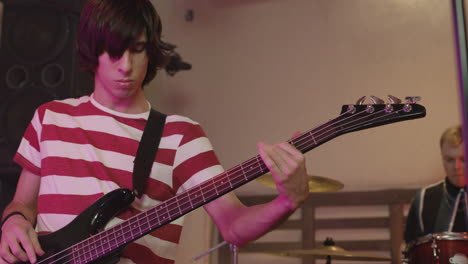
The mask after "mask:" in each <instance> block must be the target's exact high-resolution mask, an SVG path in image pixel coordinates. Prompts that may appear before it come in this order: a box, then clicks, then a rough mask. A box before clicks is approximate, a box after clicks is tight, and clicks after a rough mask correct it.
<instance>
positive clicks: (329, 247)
mask: <svg viewBox="0 0 468 264" xmlns="http://www.w3.org/2000/svg"><path fill="white" fill-rule="evenodd" d="M308 180H309V181H308V183H309V191H310V192H311V193H319V192H333V191H338V190H341V189H343V187H344V185H343V183H341V182H339V181H336V180H333V179H329V178H325V177H320V176H313V175H309V176H308ZM257 182H259V183H261V184H263V185H265V186H268V187H271V188H276V184H275V182H274V179H273V177H272V175H271V174H266V175H264V176H261V177H259V178H257ZM225 245H228V243H227V242H226V241H223V242H221V243H219V244H218V245H216V246H214V247H212V248H211V249H209V250H208V251H206V252H204V253H202V254H200V255H198V256H197V257H195V258H194V259H193V260H192V261H196V260H198V259H200V258H202V257H204V256H205V255H207V254H210V253H211V252H213V251H215V250H217V249H219V248H220V247H222V246H225ZM229 246H230V250H231V252H232V257H233V259H232V263H233V264H237V253H238V249H237V247H236V246H235V245H232V244H229ZM264 253H265V254H270V255H277V256H285V257H296V258H302V257H313V258H315V259H326V260H327V264H331V261H332V260H350V261H390V260H391V259H390V258H388V257H380V256H372V255H365V254H357V253H354V252H352V251H347V250H345V249H343V248H341V247H337V246H335V243H334V242H333V240H332V239H331V238H327V240H326V241H325V242H324V246H323V247H320V248H316V249H300V250H288V251H282V252H264ZM411 264H413V263H411ZM466 264H468V263H466Z"/></svg>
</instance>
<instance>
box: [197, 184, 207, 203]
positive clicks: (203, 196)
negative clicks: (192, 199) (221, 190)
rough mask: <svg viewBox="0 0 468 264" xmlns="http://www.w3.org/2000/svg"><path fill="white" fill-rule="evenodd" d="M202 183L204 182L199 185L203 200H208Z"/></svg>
mask: <svg viewBox="0 0 468 264" xmlns="http://www.w3.org/2000/svg"><path fill="white" fill-rule="evenodd" d="M202 185H203V184H200V185H198V187H199V188H200V194H201V197H202V198H203V202H206V200H205V194H204V193H203V189H202Z"/></svg>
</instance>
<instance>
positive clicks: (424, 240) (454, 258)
mask: <svg viewBox="0 0 468 264" xmlns="http://www.w3.org/2000/svg"><path fill="white" fill-rule="evenodd" d="M407 254H408V256H407V259H408V263H409V264H433V263H434V264H435V263H437V264H466V263H468V233H455V232H444V233H438V234H429V235H426V236H423V237H420V238H418V239H417V240H416V241H414V242H412V243H410V244H409V246H408V250H407ZM437 260H438V262H437Z"/></svg>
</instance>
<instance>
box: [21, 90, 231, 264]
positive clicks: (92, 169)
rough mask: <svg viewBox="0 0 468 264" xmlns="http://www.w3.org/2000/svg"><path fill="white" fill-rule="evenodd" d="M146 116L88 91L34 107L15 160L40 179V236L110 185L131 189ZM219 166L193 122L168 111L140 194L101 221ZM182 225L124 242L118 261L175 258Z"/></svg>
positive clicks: (146, 204) (152, 202)
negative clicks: (121, 110)
mask: <svg viewBox="0 0 468 264" xmlns="http://www.w3.org/2000/svg"><path fill="white" fill-rule="evenodd" d="M148 115H149V112H146V113H142V114H124V113H119V112H116V111H113V110H111V109H108V108H106V107H104V106H102V105H100V104H99V103H97V102H96V101H95V100H94V99H93V97H92V96H84V97H81V98H77V99H66V100H62V101H52V102H49V103H46V104H44V105H42V106H40V107H39V108H38V109H37V110H36V112H35V114H34V117H33V119H32V121H31V123H30V125H29V126H28V128H27V129H26V132H25V134H24V138H23V140H22V142H21V144H20V147H19V149H18V152H17V154H16V156H15V161H16V162H17V163H18V164H20V165H21V166H22V167H23V168H25V169H28V170H30V171H31V172H33V173H35V174H37V175H40V177H41V186H40V191H39V197H38V215H37V227H36V229H37V231H38V232H39V233H49V232H54V231H56V230H58V229H60V228H62V227H63V226H65V225H66V224H68V223H69V222H70V221H71V220H73V219H74V218H75V216H77V215H78V214H80V213H81V212H82V211H83V210H84V209H86V208H87V207H88V206H90V205H91V204H92V203H93V202H95V201H96V200H97V199H98V198H100V197H102V196H103V195H104V194H106V193H108V192H110V191H112V190H114V189H117V188H129V189H133V188H132V170H133V161H134V158H135V154H136V150H137V148H138V144H139V140H140V139H141V136H142V133H143V130H144V127H145V124H146V120H147V117H148ZM222 171H223V169H222V167H221V166H220V165H219V161H218V159H217V158H216V156H215V154H214V152H213V150H212V146H211V143H210V142H209V140H208V139H207V137H206V136H205V133H204V132H203V130H202V128H201V127H200V125H199V124H198V123H196V122H194V121H192V120H191V119H189V118H186V117H183V116H179V115H168V116H167V118H166V125H165V127H164V130H163V135H162V138H161V141H160V145H159V150H158V153H157V155H156V158H155V161H154V163H153V168H152V171H151V175H150V178H149V180H148V183H147V188H146V190H145V193H144V194H143V196H142V198H141V199H136V200H135V202H133V204H132V205H131V207H130V208H129V209H128V210H125V212H123V213H121V214H119V215H118V217H116V218H114V219H113V220H111V222H110V223H109V224H108V226H112V225H114V224H116V223H119V222H122V221H123V220H125V219H128V218H130V217H131V216H133V215H135V214H137V213H139V212H142V211H145V210H147V209H148V208H151V207H153V206H156V205H157V204H159V203H160V202H161V201H164V200H166V199H168V198H170V197H173V196H174V195H176V194H178V193H181V192H183V191H184V190H187V189H189V188H190V187H192V186H194V185H196V184H199V183H201V182H203V181H205V180H207V179H209V178H211V177H213V176H215V175H218V174H219V173H222ZM182 224H183V220H182V218H179V219H177V220H175V221H174V222H172V223H170V224H167V225H165V226H164V227H162V228H159V229H157V230H156V231H153V232H151V233H150V234H149V235H146V236H144V237H142V238H140V239H138V240H137V241H135V242H134V243H131V244H130V245H128V246H127V247H126V248H125V250H124V254H123V256H122V258H121V261H120V263H163V264H165V263H174V259H175V255H176V248H177V244H178V242H179V238H180V233H181V231H182Z"/></svg>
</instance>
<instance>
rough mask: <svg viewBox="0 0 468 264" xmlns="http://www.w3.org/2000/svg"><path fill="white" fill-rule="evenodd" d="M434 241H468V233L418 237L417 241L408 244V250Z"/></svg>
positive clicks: (446, 233)
mask: <svg viewBox="0 0 468 264" xmlns="http://www.w3.org/2000/svg"><path fill="white" fill-rule="evenodd" d="M433 240H436V241H446V240H448V241H453V240H468V232H442V233H434V234H427V235H424V236H421V237H418V238H417V239H416V240H414V241H411V242H409V243H408V248H413V247H416V246H419V245H422V244H426V243H428V242H431V241H433Z"/></svg>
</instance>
